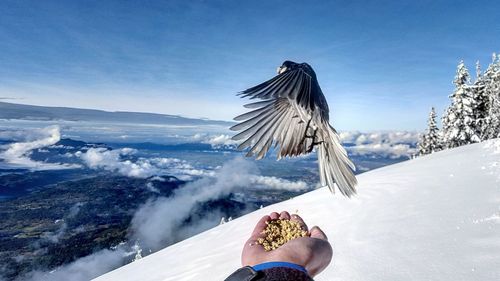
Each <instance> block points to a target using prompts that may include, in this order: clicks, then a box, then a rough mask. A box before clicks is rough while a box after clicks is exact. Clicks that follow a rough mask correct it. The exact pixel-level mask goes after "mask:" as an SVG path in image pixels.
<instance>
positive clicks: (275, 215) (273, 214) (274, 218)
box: [269, 212, 280, 220]
mask: <svg viewBox="0 0 500 281" xmlns="http://www.w3.org/2000/svg"><path fill="white" fill-rule="evenodd" d="M269 216H270V217H271V219H272V220H277V219H279V217H280V214H278V213H276V212H272V213H271V214H270V215H269Z"/></svg>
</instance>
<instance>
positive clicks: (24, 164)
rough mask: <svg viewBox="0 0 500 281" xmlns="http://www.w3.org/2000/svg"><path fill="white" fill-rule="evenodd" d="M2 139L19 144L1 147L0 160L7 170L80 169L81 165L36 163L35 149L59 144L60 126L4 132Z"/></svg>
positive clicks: (0, 133)
mask: <svg viewBox="0 0 500 281" xmlns="http://www.w3.org/2000/svg"><path fill="white" fill-rule="evenodd" d="M0 138H5V139H10V140H15V141H17V142H14V143H10V144H6V145H3V146H0V149H2V151H0V159H2V160H3V161H4V163H3V166H6V167H7V168H29V169H31V170H55V169H68V168H78V167H80V166H79V165H74V164H62V163H47V162H40V161H34V160H32V159H31V158H30V154H31V152H32V151H33V150H35V149H40V148H44V147H47V146H51V145H53V144H55V143H57V142H58V141H59V140H60V139H61V133H60V129H59V126H49V127H46V128H42V129H34V130H16V131H2V132H0Z"/></svg>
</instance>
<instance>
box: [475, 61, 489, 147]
mask: <svg viewBox="0 0 500 281" xmlns="http://www.w3.org/2000/svg"><path fill="white" fill-rule="evenodd" d="M487 83H488V78H487V77H486V76H483V75H482V74H481V66H480V64H479V61H478V62H476V80H475V81H474V84H473V85H472V86H471V91H472V98H473V100H474V102H473V105H474V107H473V108H472V109H473V116H474V117H473V118H474V123H473V124H472V125H473V127H474V131H475V132H476V135H477V136H479V138H480V139H481V140H483V139H486V137H487V132H486V128H487V126H486V123H487V119H488V111H489V98H488V94H487V91H486V90H487V89H486V86H487Z"/></svg>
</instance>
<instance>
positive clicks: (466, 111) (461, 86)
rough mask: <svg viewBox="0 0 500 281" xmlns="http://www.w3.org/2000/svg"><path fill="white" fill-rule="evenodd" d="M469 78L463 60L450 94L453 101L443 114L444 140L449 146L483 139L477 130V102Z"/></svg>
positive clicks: (459, 65)
mask: <svg viewBox="0 0 500 281" xmlns="http://www.w3.org/2000/svg"><path fill="white" fill-rule="evenodd" d="M469 79H470V75H469V71H468V70H467V68H466V67H465V64H464V62H463V61H461V62H460V63H459V64H458V67H457V74H456V76H455V80H454V81H453V83H454V84H455V91H454V92H453V93H452V94H451V95H450V98H451V100H452V103H451V105H450V107H449V108H448V109H447V110H446V113H445V115H444V116H443V142H444V145H445V146H446V147H447V148H452V147H458V146H461V145H466V144H469V143H474V142H479V141H481V139H480V137H479V136H478V134H477V132H476V126H475V119H474V108H475V107H476V104H475V100H474V98H473V94H472V90H471V85H470V83H469Z"/></svg>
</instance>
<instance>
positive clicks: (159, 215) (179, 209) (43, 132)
mask: <svg viewBox="0 0 500 281" xmlns="http://www.w3.org/2000/svg"><path fill="white" fill-rule="evenodd" d="M61 135H62V134H61V128H60V127H58V126H49V127H45V128H40V129H36V130H3V131H2V130H0V139H1V140H8V141H10V142H9V143H7V144H4V145H1V146H0V161H1V162H0V168H4V169H5V168H21V167H22V168H26V169H29V170H47V169H82V168H85V169H92V170H96V171H108V172H112V173H118V174H120V175H124V176H128V177H138V178H150V177H154V176H160V175H173V176H176V177H178V178H180V179H183V180H187V181H188V183H187V184H185V185H184V186H182V188H179V189H177V190H175V192H174V193H173V195H172V196H170V197H168V198H165V197H160V198H156V199H151V200H150V201H147V202H146V203H145V204H144V205H143V206H141V207H140V208H139V209H138V210H137V211H136V212H135V213H134V215H133V219H132V222H131V225H130V229H129V237H130V240H129V242H128V243H123V244H120V245H118V246H117V247H115V248H114V249H106V250H101V251H98V252H96V253H94V254H92V255H90V256H87V257H84V258H81V259H78V260H76V261H74V262H72V263H70V264H67V265H64V266H61V267H59V268H57V269H55V270H53V271H50V272H45V271H34V272H31V273H30V274H29V275H28V276H27V277H24V278H25V280H76V281H78V280H89V279H92V278H93V277H96V276H98V275H101V274H103V273H105V272H108V271H110V270H112V269H114V268H116V267H119V266H121V265H122V264H123V263H124V262H125V261H126V260H130V257H131V256H134V255H137V253H138V252H139V253H140V252H143V253H144V252H145V253H149V252H153V251H156V250H159V249H161V248H163V247H165V246H167V245H170V244H171V243H174V242H175V241H178V239H182V238H183V237H184V238H185V237H189V236H192V235H194V234H196V233H199V232H201V231H203V230H206V229H208V228H210V227H213V226H215V225H217V224H218V223H219V222H220V218H221V216H222V215H221V214H220V213H218V212H217V211H215V212H210V213H207V214H204V216H203V219H202V220H201V221H199V223H197V224H196V225H189V226H185V225H183V222H184V221H185V220H186V219H187V218H188V217H189V216H190V215H191V214H192V211H193V209H194V208H195V206H197V204H199V203H202V202H207V201H209V200H215V199H218V198H223V197H225V196H227V195H229V194H231V193H234V192H239V191H242V190H243V189H244V188H246V187H249V186H261V187H263V188H268V189H275V190H291V191H302V190H307V189H308V188H311V187H310V186H308V184H307V183H306V182H304V181H289V180H286V179H283V178H278V177H270V176H263V175H261V174H260V172H259V169H258V168H257V166H256V164H255V163H254V162H253V161H250V160H244V159H243V158H235V159H231V160H228V161H227V162H226V163H225V164H223V165H221V166H218V167H214V168H207V167H195V166H194V165H193V164H191V163H189V162H188V161H185V160H182V159H177V158H165V157H144V156H141V154H140V153H139V152H140V151H138V150H136V149H132V148H126V147H125V148H120V149H109V148H105V147H87V148H85V149H82V150H79V151H76V152H72V153H71V154H70V155H67V157H68V158H70V157H71V158H75V159H79V160H80V163H79V164H75V163H71V164H70V163H49V162H46V161H35V160H33V159H31V158H30V155H31V154H32V152H33V151H35V150H43V149H48V148H50V147H55V145H56V143H57V142H58V141H59V140H60V139H61ZM340 138H341V140H342V142H343V143H345V144H346V148H347V150H348V152H349V153H350V154H351V155H382V156H383V157H391V158H392V157H394V158H398V157H410V156H411V155H413V154H414V153H415V148H414V147H415V143H416V142H417V140H418V134H417V133H415V132H373V133H361V132H342V133H340ZM191 141H192V142H198V143H205V144H210V145H211V146H212V148H214V149H220V148H224V149H234V148H235V147H236V146H237V143H236V142H235V141H233V140H231V137H230V136H229V135H224V134H214V135H211V134H196V135H194V136H193V137H192V138H191ZM151 188H152V189H154V186H151ZM172 210H175V215H172ZM74 211H75V212H77V211H78V206H75V210H74ZM66 219H71V217H67V218H66ZM60 224H61V225H60V228H59V230H58V231H57V232H55V233H52V234H49V235H45V236H44V237H42V238H41V239H45V240H50V241H53V242H54V243H57V241H58V239H59V237H60V236H61V233H64V231H66V224H65V222H64V221H61V222H60Z"/></svg>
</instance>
